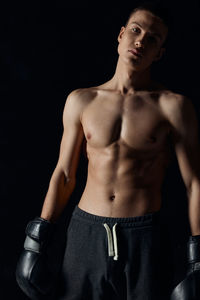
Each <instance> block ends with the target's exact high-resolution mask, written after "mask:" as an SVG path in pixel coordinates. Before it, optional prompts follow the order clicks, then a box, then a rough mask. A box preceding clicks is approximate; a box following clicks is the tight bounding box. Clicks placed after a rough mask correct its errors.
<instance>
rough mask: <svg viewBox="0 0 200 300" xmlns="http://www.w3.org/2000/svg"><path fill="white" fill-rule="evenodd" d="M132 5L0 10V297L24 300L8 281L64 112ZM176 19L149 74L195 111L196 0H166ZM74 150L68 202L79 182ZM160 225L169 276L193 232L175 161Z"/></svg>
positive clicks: (30, 5) (93, 76) (112, 62)
mask: <svg viewBox="0 0 200 300" xmlns="http://www.w3.org/2000/svg"><path fill="white" fill-rule="evenodd" d="M138 2H139V1H121V2H120V3H117V2H114V1H106V2H102V1H98V2H92V1H68V2H67V1H54V2H48V3H45V2H44V1H41V2H37V1H27V2H26V3H23V4H22V3H21V2H20V3H19V2H16V3H10V2H7V5H6V6H4V7H3V8H2V9H1V28H0V32H1V41H0V56H1V70H0V96H1V102H0V103H1V104H0V124H1V126H0V128H1V130H0V149H1V156H0V160H1V164H0V166H1V189H0V199H1V210H0V214H1V218H0V219H1V250H0V264H1V265H0V270H1V271H0V272H1V275H0V276H1V278H0V284H1V291H0V295H1V296H3V297H2V298H1V299H27V298H26V296H24V295H23V293H22V292H21V291H20V289H19V288H18V286H17V284H16V283H15V275H14V272H15V267H16V262H17V259H18V257H19V254H20V252H21V250H22V248H23V241H24V238H25V234H24V229H25V226H26V224H27V222H28V221H29V220H30V219H32V218H34V217H35V216H36V215H39V214H40V211H41V207H42V204H43V200H44V197H45V194H46V192H47V189H48V184H49V180H50V177H51V174H52V172H53V170H54V167H55V164H56V162H57V159H58V151H59V145H60V139H61V135H62V112H63V108H64V104H65V100H66V97H67V95H68V94H69V93H70V92H71V91H72V90H73V89H76V88H81V87H89V86H94V85H99V84H101V83H103V82H105V81H106V80H109V79H110V78H111V77H112V76H113V74H114V71H115V67H116V62H117V58H118V55H117V36H118V33H119V30H120V28H121V26H123V25H124V23H125V21H126V19H127V17H128V15H129V12H130V10H131V9H132V8H133V7H134V5H135V3H138ZM166 6H167V7H168V8H169V9H170V11H171V13H172V16H173V19H174V29H173V37H172V39H171V44H170V46H169V49H168V50H167V52H166V54H165V56H164V57H163V59H162V61H161V62H159V63H157V65H155V66H154V71H153V74H154V76H155V78H157V79H158V80H159V81H160V82H162V83H164V84H165V85H166V86H167V87H169V88H171V89H172V90H174V91H175V92H178V93H182V94H184V95H187V96H188V97H190V98H191V100H192V102H193V103H194V106H195V109H196V113H197V117H198V120H199V118H200V109H199V74H198V71H199V50H200V49H199V45H198V44H199V43H198V39H199V2H198V1H197V0H193V1H190V2H186V3H184V2H183V1H178V0H177V1H166ZM86 171H87V161H86V159H85V157H84V155H83V154H81V159H80V164H79V168H78V172H77V182H78V183H77V187H76V189H75V191H74V193H73V195H72V197H71V198H72V200H71V201H72V203H73V204H72V207H73V205H74V204H75V203H76V202H77V201H78V199H79V197H80V195H81V192H82V190H83V187H84V183H85V177H86ZM162 213H163V223H164V224H166V226H167V228H168V229H169V232H170V236H171V240H172V245H173V248H174V264H175V268H176V273H175V281H178V280H179V279H180V278H181V276H182V274H183V272H184V270H185V263H184V262H185V256H186V248H185V243H186V241H187V238H188V235H189V234H190V228H189V222H188V216H187V198H186V190H185V186H184V184H183V181H182V178H181V175H180V171H179V168H178V165H177V161H176V158H175V157H174V160H173V163H172V165H171V166H170V167H169V168H168V171H167V174H166V178H165V182H164V185H163V207H162Z"/></svg>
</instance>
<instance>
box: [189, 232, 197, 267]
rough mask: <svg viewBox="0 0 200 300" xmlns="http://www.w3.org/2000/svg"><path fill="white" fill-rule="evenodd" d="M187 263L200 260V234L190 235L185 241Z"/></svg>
mask: <svg viewBox="0 0 200 300" xmlns="http://www.w3.org/2000/svg"><path fill="white" fill-rule="evenodd" d="M187 257H188V263H196V262H200V236H190V237H189V241H188V243H187Z"/></svg>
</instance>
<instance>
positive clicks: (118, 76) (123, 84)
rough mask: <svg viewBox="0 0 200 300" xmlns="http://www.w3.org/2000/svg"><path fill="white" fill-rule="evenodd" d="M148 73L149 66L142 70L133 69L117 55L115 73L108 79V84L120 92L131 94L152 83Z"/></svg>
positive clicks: (146, 87)
mask: <svg viewBox="0 0 200 300" xmlns="http://www.w3.org/2000/svg"><path fill="white" fill-rule="evenodd" d="M150 75H151V74H150V68H148V69H145V70H142V71H138V70H135V69H134V67H132V66H127V65H125V64H124V63H123V62H122V61H121V60H120V57H119V59H118V62H117V67H116V70H115V74H114V76H113V78H112V79H111V80H110V81H109V85H110V87H112V88H113V89H116V90H118V91H120V92H121V93H122V94H129V93H130V94H132V93H134V92H136V91H138V90H143V89H148V88H149V87H150V85H151V84H152V80H151V78H150V77H151V76H150Z"/></svg>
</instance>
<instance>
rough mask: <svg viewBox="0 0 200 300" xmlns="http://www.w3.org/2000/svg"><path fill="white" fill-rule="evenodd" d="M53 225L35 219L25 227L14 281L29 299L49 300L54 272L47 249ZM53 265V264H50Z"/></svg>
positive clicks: (43, 220) (54, 277)
mask: <svg viewBox="0 0 200 300" xmlns="http://www.w3.org/2000/svg"><path fill="white" fill-rule="evenodd" d="M54 227H55V224H53V223H51V222H49V221H47V220H45V219H43V218H39V217H36V218H35V219H34V220H33V221H31V222H29V223H28V225H27V227H26V235H27V236H26V239H25V242H24V251H23V252H22V254H21V256H20V258H19V261H18V263H17V268H16V280H17V283H18V284H19V286H20V288H21V289H22V290H23V292H24V293H25V294H26V295H27V296H28V297H30V298H31V299H37V300H38V299H50V297H51V295H52V293H53V290H54V288H55V281H56V275H57V274H56V272H54V271H55V270H54V269H53V268H51V265H50V264H49V261H48V255H47V249H48V245H49V240H50V239H51V236H52V234H53V232H54ZM52 265H53V264H52Z"/></svg>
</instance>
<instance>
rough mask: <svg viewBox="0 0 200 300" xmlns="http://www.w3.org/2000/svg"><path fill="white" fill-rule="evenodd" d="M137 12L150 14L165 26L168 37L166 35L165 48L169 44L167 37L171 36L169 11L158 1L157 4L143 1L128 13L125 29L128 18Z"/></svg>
mask: <svg viewBox="0 0 200 300" xmlns="http://www.w3.org/2000/svg"><path fill="white" fill-rule="evenodd" d="M139 10H147V11H149V12H151V13H152V14H153V15H155V16H156V17H159V18H160V19H161V20H162V22H163V23H164V24H165V25H166V26H167V28H168V35H167V38H166V41H165V42H164V46H165V47H166V45H167V44H168V42H169V35H171V31H172V23H173V22H172V15H171V13H170V11H169V9H168V8H167V7H166V6H165V5H164V4H163V3H161V2H159V1H157V2H156V1H154V2H150V1H148V2H147V1H143V2H141V3H140V4H139V5H137V6H136V7H135V8H133V9H132V10H131V12H130V13H129V17H128V19H127V22H126V24H125V27H126V26H127V25H128V22H129V20H130V17H131V16H132V15H133V14H134V13H135V12H137V11H139Z"/></svg>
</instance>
